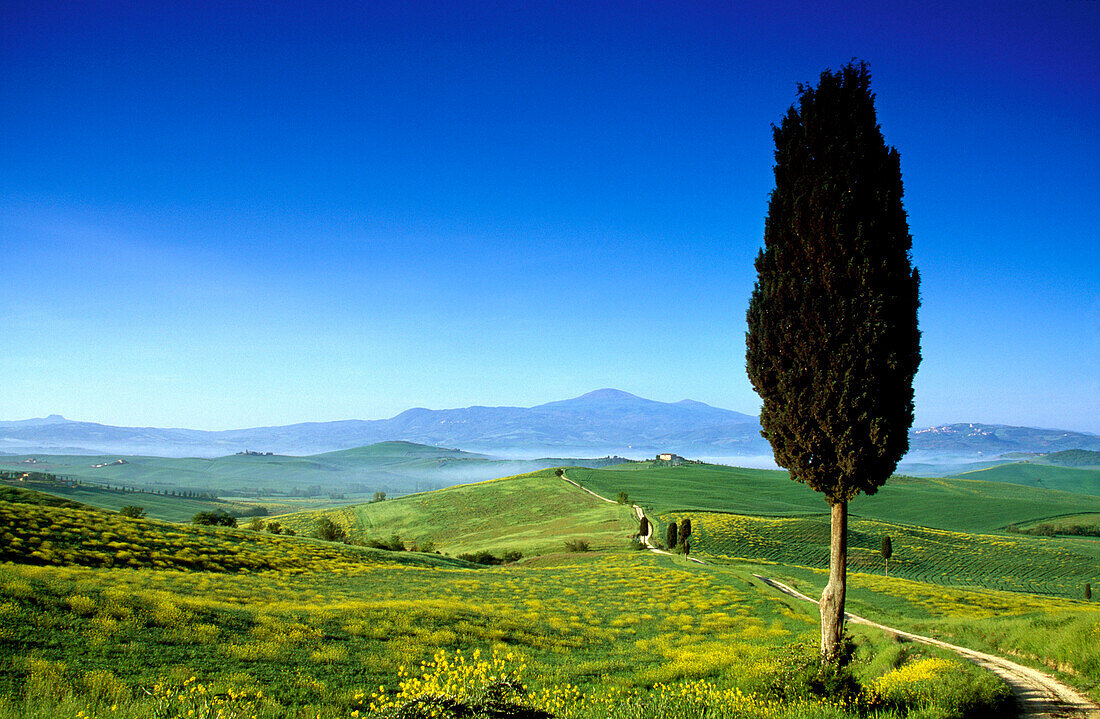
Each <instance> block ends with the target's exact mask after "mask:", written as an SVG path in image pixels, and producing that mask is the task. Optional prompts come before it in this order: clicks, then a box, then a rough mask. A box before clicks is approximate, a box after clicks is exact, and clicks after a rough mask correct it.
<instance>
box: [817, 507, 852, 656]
mask: <svg viewBox="0 0 1100 719" xmlns="http://www.w3.org/2000/svg"><path fill="white" fill-rule="evenodd" d="M831 515H832V516H831V524H832V526H831V534H830V537H829V583H828V584H826V585H825V591H823V592H822V593H821V604H820V607H821V657H822V658H823V659H826V660H829V659H832V658H834V657H835V656H836V652H837V649H838V648H839V647H840V638H841V636H842V635H843V634H844V590H845V586H846V584H847V572H848V503H847V502H837V503H836V504H834V505H833V506H832V512H831Z"/></svg>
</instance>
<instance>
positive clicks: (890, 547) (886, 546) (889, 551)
mask: <svg viewBox="0 0 1100 719" xmlns="http://www.w3.org/2000/svg"><path fill="white" fill-rule="evenodd" d="M879 552H880V553H881V554H882V558H883V559H885V560H886V576H887V577H889V576H890V557H892V556H894V543H893V542H892V541H890V535H889V534H887V535H884V536H883V537H882V548H881V549H880V550H879Z"/></svg>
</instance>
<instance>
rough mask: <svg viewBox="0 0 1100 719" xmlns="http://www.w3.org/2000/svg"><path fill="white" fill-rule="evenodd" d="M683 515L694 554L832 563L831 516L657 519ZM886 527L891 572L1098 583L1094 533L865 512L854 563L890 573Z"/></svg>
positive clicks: (1029, 584)
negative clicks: (907, 519) (964, 524)
mask: <svg viewBox="0 0 1100 719" xmlns="http://www.w3.org/2000/svg"><path fill="white" fill-rule="evenodd" d="M684 517H690V518H691V526H692V539H691V551H692V554H695V555H698V556H701V557H707V558H710V559H712V560H716V561H728V560H731V559H766V560H768V561H772V562H777V563H780V564H791V565H799V566H805V567H817V568H824V567H827V566H828V565H829V533H830V529H829V519H828V517H748V516H743V515H737V514H720V513H714V512H693V513H680V512H673V513H670V514H667V515H662V516H661V517H660V518H659V523H660V524H661V525H662V526H663V524H664V523H666V522H669V521H674V520H675V521H679V520H682V519H683V518H684ZM887 535H889V536H890V538H891V542H892V544H893V557H892V558H891V559H890V567H889V569H890V574H891V576H897V577H905V578H907V579H915V580H919V581H923V582H929V583H932V584H943V585H960V586H972V587H985V588H990V589H1004V590H1011V591H1020V592H1033V593H1039V594H1052V595H1057V596H1061V597H1067V598H1078V597H1081V596H1082V592H1083V590H1084V586H1085V583H1086V582H1091V583H1093V584H1094V585H1097V584H1100V541H1096V540H1094V539H1076V538H1067V537H1059V538H1052V537H1032V536H1027V535H1020V534H1010V535H1000V534H997V535H986V534H968V533H963V532H951V531H946V530H941V529H929V528H927V527H916V526H911V525H901V524H891V523H887V522H879V521H873V520H866V519H852V520H850V522H849V526H848V568H849V571H853V572H866V573H878V574H883V573H885V571H886V562H885V560H884V559H883V557H882V555H881V553H880V548H881V546H882V538H883V537H884V536H887Z"/></svg>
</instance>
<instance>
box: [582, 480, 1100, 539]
mask: <svg viewBox="0 0 1100 719" xmlns="http://www.w3.org/2000/svg"><path fill="white" fill-rule="evenodd" d="M1044 469H1050V470H1060V469H1062V468H1060V467H1045V468H1044ZM1073 471H1080V470H1073ZM567 474H568V475H569V477H570V478H571V479H573V480H575V481H577V482H579V483H581V484H582V485H584V486H585V487H588V488H589V489H591V490H593V491H595V492H597V493H599V494H602V495H603V496H605V497H614V496H616V494H617V493H618V492H620V491H625V492H627V493H628V494H629V495H630V497H631V499H632V501H634V502H637V503H639V504H641V505H643V506H644V507H645V508H646V509H647V510H649V511H651V512H652V513H654V514H662V513H665V512H670V511H689V510H692V511H710V512H730V513H733V514H752V515H767V516H799V515H808V514H821V515H826V514H828V506H827V505H826V504H825V500H824V499H822V497H821V495H820V494H818V493H817V492H814V491H812V490H811V489H809V488H808V487H806V486H805V485H803V484H799V483H797V482H794V481H792V480H791V479H790V478H789V476H788V474H787V472H785V471H777V470H765V469H743V468H739V467H723V466H719V465H694V464H688V465H682V466H679V467H648V466H646V467H641V468H637V467H636V466H632V465H621V466H619V467H614V468H609V469H585V468H570V469H568V470H567ZM849 512H850V514H851V516H853V517H861V518H864V519H876V520H880V521H885V522H896V523H899V524H918V525H921V526H925V527H933V528H937V529H949V530H955V531H960V532H991V531H996V530H998V529H1003V528H1004V527H1005V526H1007V525H1009V524H1014V523H1021V522H1026V521H1031V520H1036V519H1043V518H1046V517H1053V516H1059V515H1063V514H1075V513H1081V512H1100V497H1094V496H1086V495H1081V494H1071V493H1068V492H1060V491H1054V490H1050V489H1042V488H1038V487H1028V486H1023V485H1019V484H1008V483H1003V482H981V481H976V480H970V479H949V478H932V477H901V476H897V477H891V478H890V480H889V481H888V482H887V483H886V485H885V486H883V487H882V488H881V489H880V490H879V491H878V493H877V494H875V495H873V496H863V495H861V496H858V497H856V498H855V499H854V500H852V502H851V503H850V504H849Z"/></svg>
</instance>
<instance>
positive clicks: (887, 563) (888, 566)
mask: <svg viewBox="0 0 1100 719" xmlns="http://www.w3.org/2000/svg"><path fill="white" fill-rule="evenodd" d="M886 576H887V578H889V577H890V558H889V557H887V558H886Z"/></svg>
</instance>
